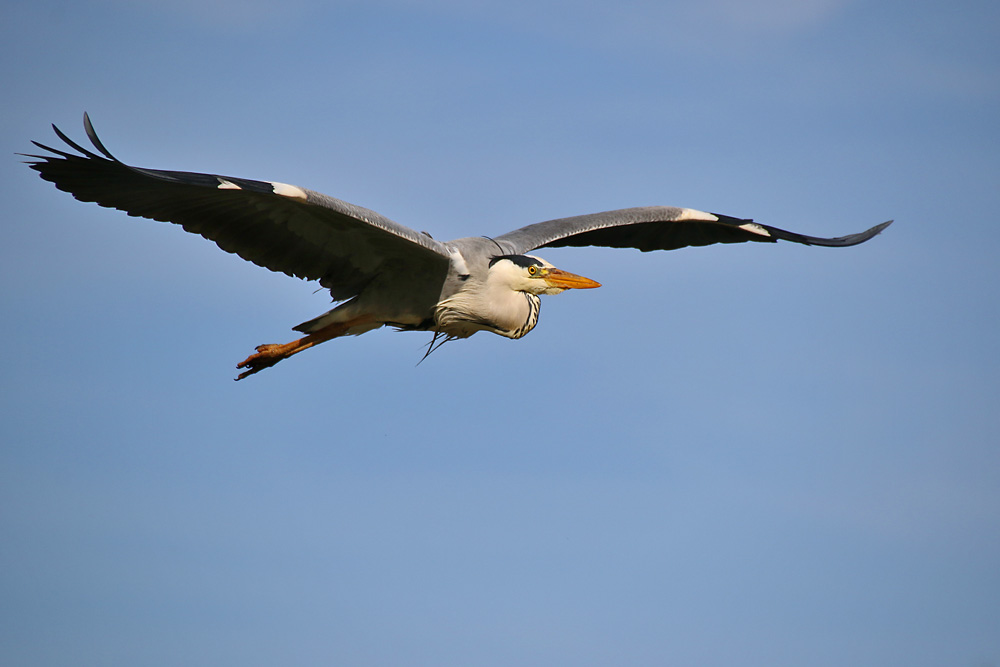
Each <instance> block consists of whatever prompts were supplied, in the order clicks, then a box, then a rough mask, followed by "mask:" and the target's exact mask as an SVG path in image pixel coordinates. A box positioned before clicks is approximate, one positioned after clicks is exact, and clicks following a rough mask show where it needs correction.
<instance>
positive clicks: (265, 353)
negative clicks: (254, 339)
mask: <svg viewBox="0 0 1000 667" xmlns="http://www.w3.org/2000/svg"><path fill="white" fill-rule="evenodd" d="M290 345H291V343H285V344H284V345H275V344H269V345H258V346H257V351H256V352H255V353H254V354H251V355H250V356H249V357H247V358H246V359H244V360H243V361H241V362H240V363H238V364H236V368H245V369H246V370H245V371H243V372H242V373H240V375H239V377H237V378H236V379H237V380H242V379H243V378H245V377H249V376H251V375H253V374H254V373H257V372H260V371H262V370H264V369H265V368H270V367H271V366H274V365H275V364H276V363H278V362H279V361H281V360H282V359H284V358H286V357H288V356H290V355H289V346H290Z"/></svg>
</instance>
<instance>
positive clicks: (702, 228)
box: [496, 206, 892, 254]
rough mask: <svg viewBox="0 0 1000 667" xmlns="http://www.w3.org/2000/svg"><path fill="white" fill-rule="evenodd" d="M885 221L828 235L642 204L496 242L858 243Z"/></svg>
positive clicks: (531, 228) (657, 246) (660, 246)
mask: <svg viewBox="0 0 1000 667" xmlns="http://www.w3.org/2000/svg"><path fill="white" fill-rule="evenodd" d="M890 224H892V220H890V221H888V222H883V223H882V224H881V225H876V226H874V227H872V228H871V229H869V230H867V231H864V232H861V233H859V234H850V235H848V236H840V237H838V238H830V239H828V238H819V237H815V236H806V235H804V234H796V233H794V232H787V231H785V230H783V229H778V228H777V227H771V226H768V225H761V224H758V223H756V222H754V221H753V220H749V219H747V220H744V219H741V218H733V217H730V216H728V215H719V214H715V213H705V212H703V211H695V210H694V209H690V208H677V207H673V206H646V207H641V208H625V209H619V210H617V211H606V212H604V213H591V214H589V215H578V216H575V217H572V218H559V219H558V220H548V221H546V222H539V223H536V224H534V225H528V226H527V227H522V228H520V229H516V230H514V231H512V232H508V233H507V234H504V235H503V236H498V237H497V238H496V242H497V243H498V244H500V245H502V246H503V247H504V249H505V250H506V251H507V252H509V253H510V254H523V253H525V252H528V251H529V250H534V249H535V248H556V247H563V246H605V247H609V248H638V249H639V250H641V251H643V252H649V251H651V250H676V249H677V248H684V247H686V246H703V245H711V244H713V243H744V242H747V241H757V242H765V243H775V242H776V241H778V240H782V241H792V242H794V243H803V244H805V245H821V246H832V247H842V246H852V245H857V244H859V243H864V242H865V241H867V240H868V239H870V238H871V237H873V236H875V235H876V234H878V233H879V232H881V231H882V230H883V229H885V228H886V227H888V226H889V225H890Z"/></svg>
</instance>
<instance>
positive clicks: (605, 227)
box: [25, 114, 892, 380]
mask: <svg viewBox="0 0 1000 667" xmlns="http://www.w3.org/2000/svg"><path fill="white" fill-rule="evenodd" d="M83 124H84V129H85V130H86V133H87V136H88V137H89V138H90V141H91V143H92V144H93V145H94V148H96V149H97V151H98V152H99V153H100V155H98V154H97V153H94V152H93V151H91V150H88V149H86V148H83V147H82V146H80V145H79V144H77V143H75V142H74V141H73V140H71V139H70V138H69V137H67V136H66V135H65V134H64V133H63V132H62V131H60V130H59V128H58V127H56V126H55V125H53V126H52V129H53V130H55V133H56V135H57V136H58V137H59V138H60V139H61V140H62V141H64V142H65V143H66V144H67V145H68V146H69V147H70V148H72V149H73V150H75V151H77V153H72V152H69V151H67V150H63V149H58V148H50V147H49V146H46V145H44V144H41V143H39V142H37V141H33V142H32V143H33V144H35V145H36V146H37V147H39V148H41V149H42V150H44V151H48V152H49V153H51V155H25V157H29V158H32V161H30V162H28V164H29V165H30V167H31V168H32V169H35V170H36V171H38V172H39V173H40V174H41V177H42V178H43V179H45V180H46V181H51V182H52V183H54V184H55V186H56V187H57V188H58V189H60V190H63V191H65V192H69V193H70V194H72V195H73V196H74V197H75V198H77V199H79V200H80V201H85V202H94V203H97V204H98V205H100V206H105V207H108V208H116V209H119V210H121V211H125V212H126V213H128V214H129V215H131V216H139V217H144V218H151V219H153V220H159V221H161V222H172V223H175V224H179V225H180V226H181V227H183V228H184V229H185V230H186V231H188V232H192V233H194V234H200V235H201V236H203V237H205V238H206V239H209V240H211V241H214V242H215V243H216V244H217V245H218V246H219V247H220V248H222V249H223V250H225V251H227V252H231V253H235V254H237V255H239V256H240V257H242V258H243V259H245V260H248V261H250V262H253V263H254V264H257V265H259V266H263V267H265V268H267V269H270V270H271V271H279V272H281V273H285V274H287V275H289V276H294V277H296V278H302V279H305V280H316V281H319V284H320V285H322V286H323V287H324V288H326V289H328V290H330V294H331V295H332V297H333V299H334V301H335V302H338V304H339V305H337V306H336V307H335V308H333V310H330V311H329V312H327V313H325V314H323V315H320V316H319V317H316V318H314V319H311V320H309V321H308V322H303V323H302V324H299V325H298V326H296V327H294V329H295V331H298V332H301V333H303V334H305V335H304V336H302V337H301V338H298V339H297V340H294V341H292V342H290V343H283V344H269V345H260V346H258V347H257V348H256V351H255V352H254V353H253V354H251V355H250V356H249V357H247V358H246V359H244V360H243V361H241V362H240V363H239V364H238V365H237V368H238V369H241V370H242V373H240V374H239V376H238V377H237V378H236V379H237V380H242V379H243V378H245V377H247V376H249V375H253V374H254V373H257V372H258V371H261V370H263V369H265V368H268V367H270V366H273V365H275V364H276V363H278V362H279V361H281V360H283V359H287V358H288V357H290V356H292V355H294V354H297V353H298V352H301V351H302V350H305V349H308V348H310V347H312V346H314V345H317V344H319V343H322V342H325V341H327V340H330V339H331V338H338V337H340V336H352V335H358V334H362V333H365V332H368V331H371V330H373V329H377V328H379V327H383V326H391V327H395V328H396V329H398V330H404V331H430V332H433V338H432V340H431V342H430V344H429V345H428V349H427V354H430V352H431V351H432V350H433V349H435V343H437V345H440V344H442V343H444V342H446V341H450V340H454V339H458V338H467V337H469V336H471V335H472V334H474V333H476V332H477V331H490V332H493V333H495V334H499V335H501V336H506V337H507V338H521V337H522V336H524V335H525V334H527V333H528V332H529V331H531V330H532V329H534V328H535V325H536V324H537V323H538V314H539V308H540V305H541V304H540V299H539V297H540V296H541V295H543V294H559V293H560V292H563V291H565V290H568V289H589V288H593V287H600V283H597V282H595V281H593V280H591V279H589V278H584V277H583V276H579V275H576V274H573V273H570V272H568V271H564V270H562V269H558V268H556V267H554V266H552V265H551V264H550V263H549V262H547V261H545V260H544V259H542V258H541V257H538V256H536V255H531V254H527V253H529V252H531V251H533V250H535V249H538V248H555V247H563V246H605V247H610V248H637V249H639V250H641V251H643V252H647V251H651V250H674V249H677V248H683V247H686V246H704V245H711V244H713V243H743V242H746V241H757V242H765V243H774V242H777V241H778V240H783V241H791V242H793V243H801V244H805V245H819V246H832V247H843V246H852V245H857V244H859V243H863V242H865V241H867V240H868V239H870V238H872V237H873V236H875V235H876V234H878V233H879V232H881V231H882V230H883V229H885V228H886V227H888V226H889V225H890V224H891V223H892V221H891V220H890V221H888V222H884V223H882V224H880V225H876V226H874V227H872V228H871V229H869V230H867V231H864V232H861V233H858V234H850V235H848V236H841V237H838V238H817V237H813V236H805V235H803V234H796V233H794V232H788V231H785V230H783V229H778V228H777V227H771V226H769V225H762V224H759V223H756V222H754V221H753V220H751V219H742V218H734V217H731V216H728V215H720V214H718V213H705V212H702V211H696V210H694V209H690V208H677V207H672V206H647V207H641V208H626V209H620V210H616V211H607V212H604V213H592V214H589V215H579V216H574V217H570V218H561V219H558V220H549V221H547V222H539V223H536V224H533V225H528V226H527V227H522V228H520V229H516V230H514V231H512V232H508V233H506V234H502V235H500V236H497V237H494V238H490V237H485V236H482V237H468V238H460V239H456V240H454V241H447V242H441V241H437V240H435V239H433V238H432V237H431V236H430V235H429V234H427V233H426V232H417V231H415V230H413V229H410V228H408V227H405V226H403V225H400V224H399V223H396V222H393V221H392V220H390V219H388V218H386V217H384V216H382V215H380V214H378V213H376V212H375V211H370V210H368V209H365V208H361V207H360V206H355V205H354V204H349V203H347V202H345V201H341V200H339V199H334V198H333V197H330V196H327V195H324V194H321V193H319V192H314V191H312V190H307V189H305V188H301V187H298V186H295V185H288V184H286V183H279V182H275V181H254V180H249V179H245V178H236V177H232V176H218V175H214V174H201V173H194V172H184V171H163V170H159V169H144V168H140V167H132V166H129V165H127V164H125V163H123V162H121V161H119V160H118V159H117V158H116V157H114V156H113V155H112V154H111V153H110V152H109V151H108V150H107V149H106V148H105V147H104V144H102V143H101V140H100V139H99V138H98V137H97V133H96V132H95V131H94V127H93V125H92V124H91V122H90V118H89V117H88V116H87V114H84V116H83ZM439 339H440V341H439ZM425 356H426V355H425Z"/></svg>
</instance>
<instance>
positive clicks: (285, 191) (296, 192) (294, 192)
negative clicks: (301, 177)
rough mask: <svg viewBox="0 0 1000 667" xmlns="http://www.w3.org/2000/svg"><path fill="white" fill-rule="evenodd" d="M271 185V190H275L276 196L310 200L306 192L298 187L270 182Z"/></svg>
mask: <svg viewBox="0 0 1000 667" xmlns="http://www.w3.org/2000/svg"><path fill="white" fill-rule="evenodd" d="M270 183H271V188H272V189H274V194H276V195H281V196H282V197H292V198H293V199H308V197H307V196H306V191H305V190H303V189H302V188H300V187H298V186H297V185H289V184H288V183H278V182H277V181H270Z"/></svg>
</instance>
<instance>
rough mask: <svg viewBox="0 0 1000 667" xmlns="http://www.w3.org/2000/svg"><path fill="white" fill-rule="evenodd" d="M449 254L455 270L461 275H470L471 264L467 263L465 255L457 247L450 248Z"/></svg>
mask: <svg viewBox="0 0 1000 667" xmlns="http://www.w3.org/2000/svg"><path fill="white" fill-rule="evenodd" d="M448 254H449V255H450V256H451V265H452V266H453V267H454V268H455V272H456V273H458V275H460V276H467V275H469V265H468V264H466V263H465V257H463V256H462V253H461V251H460V250H458V249H457V248H448Z"/></svg>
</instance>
